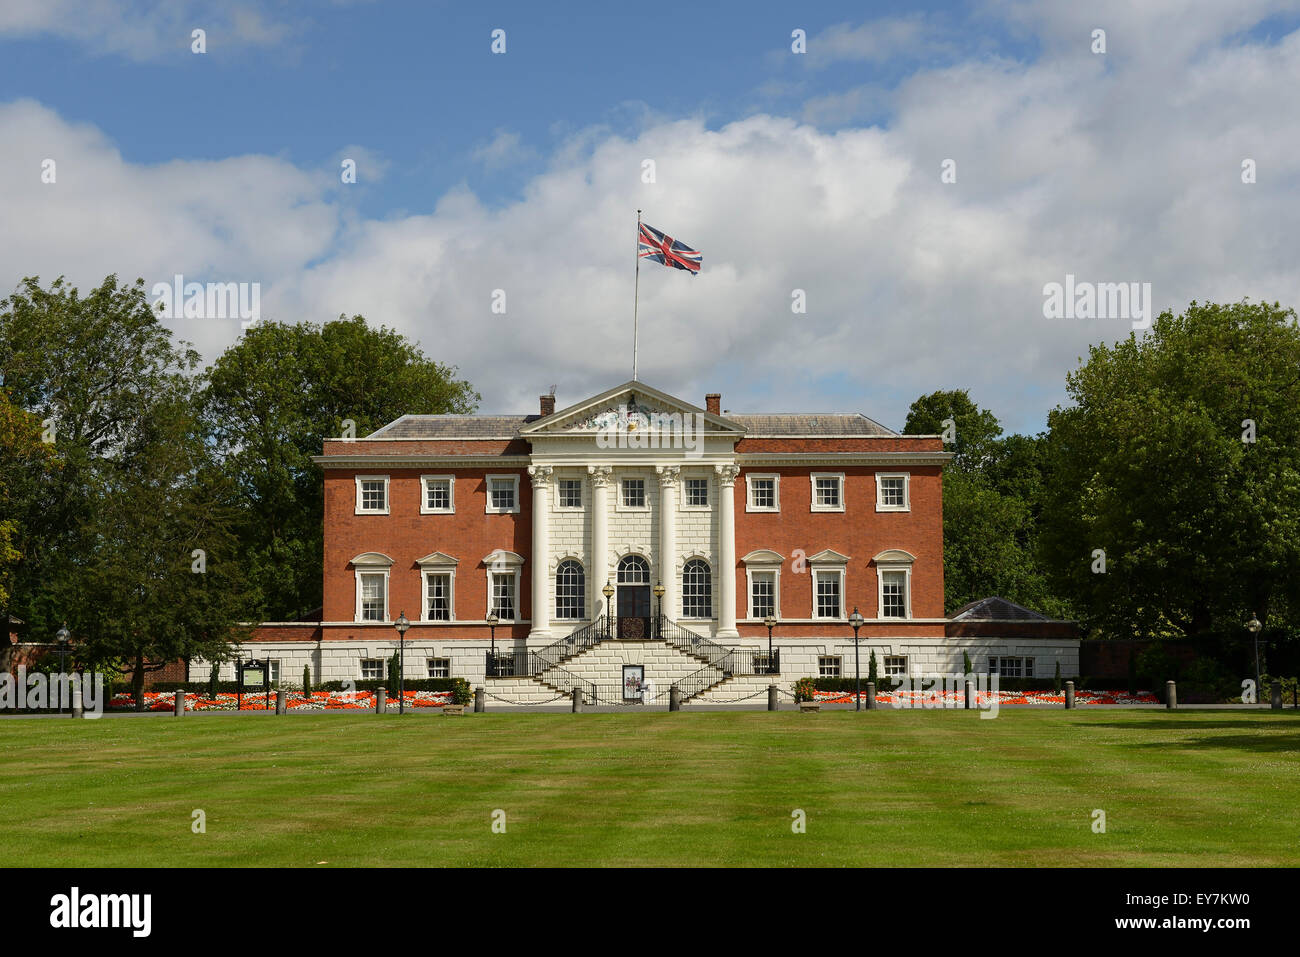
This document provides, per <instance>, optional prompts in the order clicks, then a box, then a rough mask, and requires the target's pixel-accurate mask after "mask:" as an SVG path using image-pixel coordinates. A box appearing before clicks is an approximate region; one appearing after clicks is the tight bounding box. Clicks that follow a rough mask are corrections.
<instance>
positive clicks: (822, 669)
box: [817, 655, 844, 678]
mask: <svg viewBox="0 0 1300 957" xmlns="http://www.w3.org/2000/svg"><path fill="white" fill-rule="evenodd" d="M828 661H833V662H835V664H833V665H827V664H825V662H828ZM828 668H834V669H835V674H833V675H831V674H827V673H826V671H827V669H828ZM817 677H818V678H842V677H844V656H843V655H818V656H817Z"/></svg>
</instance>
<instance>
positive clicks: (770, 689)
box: [767, 685, 776, 711]
mask: <svg viewBox="0 0 1300 957" xmlns="http://www.w3.org/2000/svg"><path fill="white" fill-rule="evenodd" d="M767 710H768V711H775V710H776V685H768V686H767Z"/></svg>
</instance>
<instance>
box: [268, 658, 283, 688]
mask: <svg viewBox="0 0 1300 957" xmlns="http://www.w3.org/2000/svg"><path fill="white" fill-rule="evenodd" d="M266 680H267V682H269V683H270V685H271V687H272V688H274V687H275V686H276V685H278V684H279V683H280V659H279V658H267V659H266Z"/></svg>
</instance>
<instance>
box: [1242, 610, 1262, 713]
mask: <svg viewBox="0 0 1300 957" xmlns="http://www.w3.org/2000/svg"><path fill="white" fill-rule="evenodd" d="M1263 627H1264V626H1263V625H1261V624H1260V623H1259V616H1258V615H1251V616H1250V621H1248V622H1246V630H1247V631H1249V632H1250V633H1251V634H1252V635H1253V636H1254V637H1255V694H1256V695H1257V697H1256V698H1255V700H1256V701H1263V700H1264V699H1263V697H1262V695H1263V694H1264V689H1263V688H1261V687H1260V686H1259V680H1260V671H1259V630H1260V629H1261V628H1263Z"/></svg>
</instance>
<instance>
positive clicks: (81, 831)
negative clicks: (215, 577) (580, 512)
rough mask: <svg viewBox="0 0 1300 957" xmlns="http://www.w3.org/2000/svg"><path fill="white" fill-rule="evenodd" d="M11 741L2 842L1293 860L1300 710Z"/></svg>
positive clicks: (521, 856)
mask: <svg viewBox="0 0 1300 957" xmlns="http://www.w3.org/2000/svg"><path fill="white" fill-rule="evenodd" d="M0 755H3V758H2V759H0V805H2V806H3V807H4V815H3V824H0V866H6V867H10V866H31V865H45V866H69V865H70V866H85V865H89V866H103V865H133V866H176V865H208V866H222V865H268V866H347V865H411V864H417V865H451V866H462V865H533V864H550V865H562V866H563V865H640V864H656V865H719V864H720V865H772V866H807V865H844V864H854V865H924V864H931V865H951V866H971V865H1063V864H1067V865H1127V866H1172V865H1178V866H1226V865H1261V864H1271V865H1296V864H1300V815H1297V814H1296V813H1295V811H1296V807H1297V806H1300V717H1297V716H1296V714H1295V713H1294V712H1283V713H1276V712H1272V713H1270V712H1266V711H1264V712H1194V711H1178V712H1153V711H1121V710H1115V711H1109V710H1105V709H1103V708H1096V709H1092V710H1087V711H1072V712H1066V711H1064V710H1061V711H1028V710H1020V711H1011V710H1006V711H1003V712H1002V713H1001V715H1000V716H999V717H998V718H997V719H996V720H980V719H979V718H978V717H977V712H961V711H908V712H904V711H890V710H885V711H881V712H877V713H867V714H855V713H853V712H825V713H822V714H818V715H801V714H797V713H792V712H781V713H778V714H768V713H764V712H743V713H730V714H727V713H699V714H687V713H682V714H667V713H656V714H646V713H643V714H609V715H605V714H586V715H568V714H532V715H527V714H521V715H509V714H486V715H466V716H465V717H463V718H449V717H443V716H440V715H439V716H428V715H423V716H408V717H406V718H398V717H397V716H386V717H376V716H373V715H348V716H337V715H315V716H289V717H282V718H275V717H272V716H267V715H247V716H242V715H231V716H218V715H208V716H199V715H194V716H187V717H185V718H183V719H180V720H177V719H174V718H171V717H141V718H105V719H102V720H99V721H81V722H73V721H70V720H0ZM196 808H201V809H203V811H204V812H205V813H206V817H207V833H206V834H194V833H192V832H191V812H192V811H193V810H194V809H196ZM796 808H799V809H802V810H803V811H804V812H805V813H806V815H807V833H805V834H794V833H792V831H791V822H792V817H791V812H792V811H793V810H794V809H796ZM1095 808H1100V809H1103V810H1104V811H1105V812H1106V817H1107V821H1106V824H1107V828H1106V833H1104V834H1096V833H1093V830H1092V812H1093V810H1094V809H1095ZM495 809H502V810H504V811H505V815H506V833H504V834H494V833H493V832H492V829H491V823H492V814H493V811H494V810H495ZM320 862H324V863H323V864H322V863H320Z"/></svg>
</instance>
